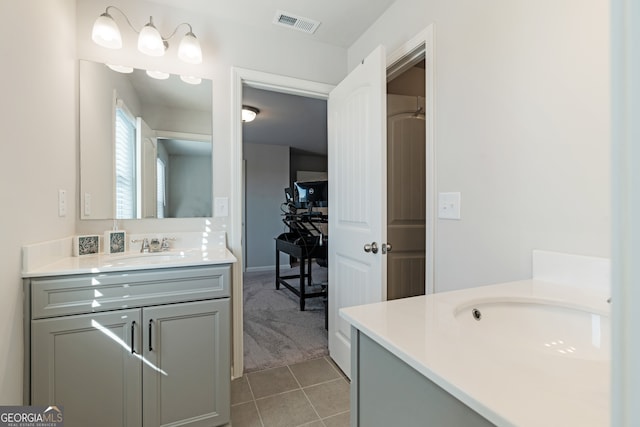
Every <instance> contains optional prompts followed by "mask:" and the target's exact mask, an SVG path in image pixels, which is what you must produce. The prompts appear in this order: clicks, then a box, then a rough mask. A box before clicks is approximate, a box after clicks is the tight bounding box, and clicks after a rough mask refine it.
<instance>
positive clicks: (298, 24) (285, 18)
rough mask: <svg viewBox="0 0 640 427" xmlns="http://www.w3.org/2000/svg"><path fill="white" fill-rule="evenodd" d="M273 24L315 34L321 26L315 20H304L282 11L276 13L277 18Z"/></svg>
mask: <svg viewBox="0 0 640 427" xmlns="http://www.w3.org/2000/svg"><path fill="white" fill-rule="evenodd" d="M273 23H274V24H277V25H282V26H283V27H287V28H293V29H294V30H298V31H302V32H304V33H308V34H313V33H315V32H316V30H317V29H318V27H319V26H320V22H318V21H314V20H313V19H309V18H303V17H302V16H297V15H294V14H292V13H287V12H283V11H281V10H279V11H277V12H276V16H275V17H274V18H273Z"/></svg>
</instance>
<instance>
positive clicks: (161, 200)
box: [156, 159, 167, 218]
mask: <svg viewBox="0 0 640 427" xmlns="http://www.w3.org/2000/svg"><path fill="white" fill-rule="evenodd" d="M156 179H157V182H156V186H157V193H156V196H157V197H156V201H157V209H156V214H157V216H158V218H164V210H165V207H166V206H167V201H166V191H165V188H166V185H167V181H166V176H165V165H164V162H163V161H162V160H160V159H157V160H156Z"/></svg>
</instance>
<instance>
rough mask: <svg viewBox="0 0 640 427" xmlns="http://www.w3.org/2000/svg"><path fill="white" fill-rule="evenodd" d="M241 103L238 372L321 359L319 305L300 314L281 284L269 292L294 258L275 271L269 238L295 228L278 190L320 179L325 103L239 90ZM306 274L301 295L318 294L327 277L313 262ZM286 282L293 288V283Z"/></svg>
mask: <svg viewBox="0 0 640 427" xmlns="http://www.w3.org/2000/svg"><path fill="white" fill-rule="evenodd" d="M242 104H243V106H247V107H249V108H251V109H252V110H253V111H255V112H257V115H256V116H255V119H254V120H253V121H250V122H244V123H243V125H242V131H243V135H242V139H243V144H242V146H243V150H242V151H243V162H244V173H243V176H244V186H243V200H244V209H243V236H244V237H243V242H244V245H243V251H244V254H243V260H244V269H243V306H244V314H243V321H244V328H243V344H244V354H243V356H244V369H245V372H253V371H257V370H263V369H269V368H275V367H281V366H285V365H292V364H295V363H299V362H302V361H306V360H309V359H314V358H318V357H322V356H326V355H327V354H328V346H327V337H326V330H325V327H324V325H325V320H324V319H325V316H324V313H325V309H324V300H323V299H322V298H321V297H313V298H308V299H305V300H304V301H305V309H304V310H301V309H300V299H299V297H298V296H297V295H295V294H294V293H293V292H292V291H290V290H289V289H288V288H287V287H285V286H283V285H279V289H277V288H276V280H277V277H280V278H282V279H284V278H285V276H292V275H296V274H297V273H298V269H299V264H300V260H299V259H296V258H293V257H290V256H288V255H287V254H286V253H284V252H281V253H280V256H279V257H278V258H279V262H278V264H279V265H278V266H276V265H275V262H276V257H275V251H274V249H275V246H276V245H275V242H276V238H277V237H279V236H280V235H283V234H287V235H290V234H292V233H293V232H294V231H296V230H297V228H295V221H297V220H298V219H297V214H296V213H295V212H294V211H292V210H291V209H292V205H291V203H290V202H289V201H288V200H287V197H286V194H287V191H286V190H287V189H291V188H294V182H298V183H300V182H305V181H308V180H312V181H313V180H315V178H317V177H322V176H324V177H325V179H326V172H327V159H326V150H327V137H326V123H327V119H326V101H325V100H320V99H315V98H309V97H306V96H300V95H293V94H287V93H281V92H279V91H277V90H266V89H261V88H255V87H251V86H248V85H243V87H242ZM289 194H291V193H289ZM314 211H317V208H314ZM300 212H301V215H305V214H306V213H307V211H306V210H300ZM316 213H319V212H316ZM292 225H293V226H294V228H292ZM298 232H299V231H298ZM325 235H326V233H325ZM305 267H307V264H305ZM309 270H310V271H311V272H312V275H311V276H310V277H311V280H308V281H307V286H306V290H305V293H306V295H310V294H314V293H319V292H321V289H322V285H321V283H322V282H326V276H327V271H326V270H327V268H326V267H323V266H320V265H318V264H317V263H316V262H315V260H311V262H310V263H308V269H307V274H309ZM277 272H280V275H279V276H277ZM286 283H287V284H290V285H291V286H292V287H294V288H295V289H299V280H298V279H296V278H291V279H287V281H286ZM309 283H311V284H312V285H313V286H309Z"/></svg>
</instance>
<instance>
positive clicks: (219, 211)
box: [213, 197, 229, 217]
mask: <svg viewBox="0 0 640 427" xmlns="http://www.w3.org/2000/svg"><path fill="white" fill-rule="evenodd" d="M213 216H215V217H226V216H229V198H228V197H216V198H215V200H214V203H213Z"/></svg>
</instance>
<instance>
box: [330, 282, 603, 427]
mask: <svg viewBox="0 0 640 427" xmlns="http://www.w3.org/2000/svg"><path fill="white" fill-rule="evenodd" d="M608 297H609V295H606V294H605V292H603V291H602V290H593V289H579V288H576V287H571V286H566V285H558V284H552V283H547V282H541V281H536V280H524V281H519V282H511V283H505V284H499V285H491V286H482V287H478V288H472V289H466V290H461V291H453V292H443V293H439V294H434V295H428V296H421V297H414V298H406V299H401V300H394V301H387V302H381V303H377V304H370V305H363V306H357V307H349V308H343V309H341V310H340V314H341V316H342V317H343V318H345V319H346V320H347V321H348V322H350V323H351V324H352V325H354V326H355V327H356V328H357V329H359V330H360V331H362V332H363V333H365V334H366V335H368V336H369V337H371V338H372V339H373V340H375V341H376V342H377V343H378V344H380V345H381V346H383V347H384V348H386V349H387V350H389V351H390V352H392V353H393V354H395V355H396V356H397V357H398V358H400V359H401V360H403V361H404V362H405V363H407V364H408V365H410V366H411V367H413V368H414V369H415V370H417V371H418V372H419V373H420V374H422V375H424V376H425V377H427V378H428V379H430V380H431V381H433V382H434V383H436V384H437V385H439V386H440V387H442V388H443V389H444V390H446V391H447V392H449V393H450V394H452V395H453V396H454V397H456V398H457V399H459V400H460V401H462V402H463V403H465V404H466V405H467V406H469V407H470V408H471V409H473V410H475V411H476V412H478V413H479V414H481V415H482V416H484V417H485V418H487V419H488V420H489V421H491V422H492V423H494V424H496V425H498V426H518V427H528V426H531V427H540V426H545V427H551V426H563V427H568V426H582V427H584V426H594V427H595V426H597V427H602V426H608V425H609V422H610V421H609V412H610V403H609V399H610V398H609V396H610V390H609V389H610V387H609V384H610V320H609V309H610V307H609V304H607V302H606V300H607V298H608ZM492 301H493V302H494V303H495V302H496V301H497V302H498V305H500V304H502V305H501V307H507V309H509V310H512V309H513V308H514V307H515V309H516V311H515V313H518V307H519V306H518V304H527V303H531V302H532V303H533V305H528V306H527V307H529V308H530V307H533V313H534V314H535V315H536V316H537V315H538V314H539V313H543V315H545V316H546V313H547V312H548V313H551V316H550V318H549V319H550V321H548V322H547V323H548V325H542V326H540V324H544V323H545V321H544V320H543V321H539V319H540V318H539V317H533V318H532V317H526V315H525V318H524V319H518V318H517V317H518V314H515V315H514V314H513V313H514V312H513V311H510V312H509V314H508V316H506V317H505V318H506V319H508V321H502V320H500V321H499V322H497V323H495V322H494V323H490V320H491V314H493V313H492V311H491V310H492V307H493V306H492V305H491V302H492ZM487 303H488V305H486V306H483V305H482V304H487ZM505 304H506V305H505ZM509 304H511V305H509ZM474 306H480V307H487V308H486V310H485V312H483V319H482V320H480V321H475V320H474V319H473V316H472V314H471V310H472V308H474ZM523 307H524V306H523ZM554 307H556V308H557V310H556V308H554ZM567 308H568V310H569V313H572V311H571V310H574V309H575V311H574V312H575V313H578V314H575V318H576V319H578V320H579V321H580V322H582V323H580V324H581V325H582V324H583V323H584V324H586V325H587V327H586V328H583V329H585V331H583V333H584V334H585V336H584V337H581V339H574V338H575V337H571V336H568V337H567V336H564V335H566V334H567V332H566V330H567V329H566V328H564V327H562V326H561V325H558V324H557V320H555V317H554V316H556V315H558V313H560V314H559V315H560V316H564V313H565V312H564V311H563V310H565V309H567ZM583 310H584V311H583ZM485 313H486V314H485ZM523 313H524V312H523ZM528 313H532V312H531V311H530V312H528ZM591 313H594V314H591ZM456 314H457V316H456ZM572 316H573V314H571V315H570V317H571V318H572V319H573V317H572ZM590 316H591V317H590ZM562 318H563V319H564V317H562ZM532 319H534V320H535V319H538V321H536V322H532ZM485 321H487V322H486V323H484V322H485ZM554 321H555V322H556V324H555V325H554ZM487 327H488V328H487ZM571 327H572V328H573V326H571ZM580 328H581V327H580ZM580 328H578V329H580ZM601 329H602V331H601ZM600 332H601V333H600ZM563 334H564V335H563ZM569 335H571V334H569ZM580 335H582V332H581V333H580ZM543 337H548V339H543ZM529 338H530V339H529ZM574 342H579V343H580V344H575V346H573V344H572V346H570V347H568V345H569V344H570V343H574ZM560 344H561V345H560ZM592 344H593V345H592ZM559 345H560V347H563V348H565V347H567V348H568V350H566V351H565V350H563V349H561V348H560V347H558V346H559ZM592 347H593V348H592ZM567 351H568V352H570V353H567Z"/></svg>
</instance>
